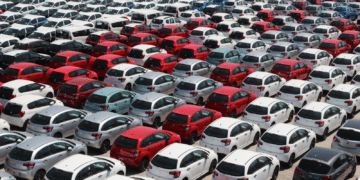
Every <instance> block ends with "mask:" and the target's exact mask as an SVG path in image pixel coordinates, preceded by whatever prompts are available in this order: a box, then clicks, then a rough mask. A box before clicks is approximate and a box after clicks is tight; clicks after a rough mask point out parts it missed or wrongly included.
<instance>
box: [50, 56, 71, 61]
mask: <svg viewBox="0 0 360 180" xmlns="http://www.w3.org/2000/svg"><path fill="white" fill-rule="evenodd" d="M66 59H67V58H66V57H63V56H54V57H53V58H52V59H51V60H52V61H54V62H66Z"/></svg>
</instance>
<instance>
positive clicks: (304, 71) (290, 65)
mask: <svg viewBox="0 0 360 180" xmlns="http://www.w3.org/2000/svg"><path fill="white" fill-rule="evenodd" d="M311 70H312V68H311V66H308V65H306V64H305V63H303V62H301V61H298V60H294V59H282V60H280V61H279V62H277V63H276V64H275V65H274V66H273V68H272V69H271V73H274V74H277V75H279V76H280V77H282V78H285V79H286V81H288V80H290V79H307V77H308V76H309V74H310V72H311Z"/></svg>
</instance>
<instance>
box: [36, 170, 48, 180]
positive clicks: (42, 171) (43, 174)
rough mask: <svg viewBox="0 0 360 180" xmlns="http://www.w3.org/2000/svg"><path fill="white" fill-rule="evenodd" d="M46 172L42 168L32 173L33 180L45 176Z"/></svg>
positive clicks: (39, 179) (40, 179)
mask: <svg viewBox="0 0 360 180" xmlns="http://www.w3.org/2000/svg"><path fill="white" fill-rule="evenodd" d="M45 174H46V172H45V171H44V170H39V171H38V172H36V173H35V175H34V180H42V179H43V178H44V176H45Z"/></svg>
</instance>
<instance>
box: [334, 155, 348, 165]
mask: <svg viewBox="0 0 360 180" xmlns="http://www.w3.org/2000/svg"><path fill="white" fill-rule="evenodd" d="M346 162H347V158H346V156H345V154H342V155H340V157H338V159H336V161H335V162H334V164H333V168H334V169H338V168H339V167H341V166H342V165H344V164H345V163H346Z"/></svg>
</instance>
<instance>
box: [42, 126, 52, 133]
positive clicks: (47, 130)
mask: <svg viewBox="0 0 360 180" xmlns="http://www.w3.org/2000/svg"><path fill="white" fill-rule="evenodd" d="M43 129H45V130H46V132H51V131H52V130H53V127H43Z"/></svg>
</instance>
